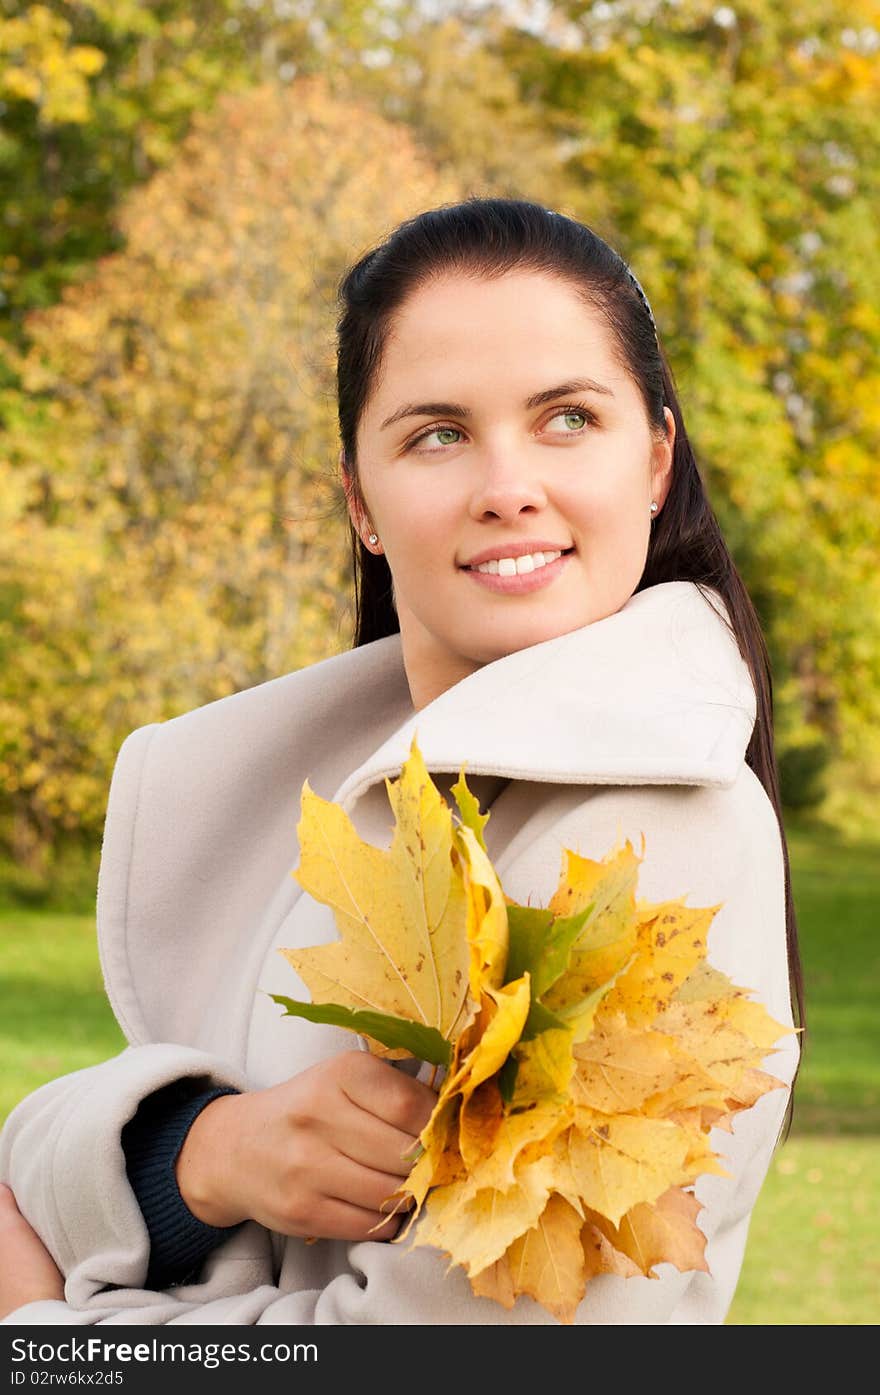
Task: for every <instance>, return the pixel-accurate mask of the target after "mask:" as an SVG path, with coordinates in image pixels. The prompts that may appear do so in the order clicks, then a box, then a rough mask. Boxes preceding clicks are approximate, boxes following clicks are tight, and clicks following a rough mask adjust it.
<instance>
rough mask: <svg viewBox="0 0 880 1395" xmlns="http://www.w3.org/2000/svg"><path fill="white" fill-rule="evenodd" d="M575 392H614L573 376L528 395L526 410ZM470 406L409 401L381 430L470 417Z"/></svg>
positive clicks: (591, 379)
mask: <svg viewBox="0 0 880 1395" xmlns="http://www.w3.org/2000/svg"><path fill="white" fill-rule="evenodd" d="M573 392H598V393H603V394H604V395H605V396H606V397H613V396H614V393H613V392H612V391H611V389H610V387H605V385H604V383H597V382H596V381H595V379H593V378H572V380H571V382H568V383H560V384H559V386H558V387H551V388H544V389H543V391H541V392H535V393H533V394H532V396H531V397H527V398H526V400H525V402H524V403H523V407H524V408H525V409H526V411H529V410H530V409H531V408H532V407H541V406H543V404H544V403H545V402H552V401H553V400H554V399H555V398H557V397H569V396H570V395H571V393H573ZM470 414H471V410H470V407H463V406H462V405H461V403H460V402H407V403H405V404H404V406H402V407H398V409H397V411H396V412H392V414H391V416H390V417H386V418H385V420H384V421H383V423H382V425H381V426H380V428H379V430H380V431H384V430H385V429H386V428H387V427H389V426H394V424H395V422H398V421H402V420H403V418H404V417H443V416H446V417H469V416H470Z"/></svg>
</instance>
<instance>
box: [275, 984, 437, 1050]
mask: <svg viewBox="0 0 880 1395" xmlns="http://www.w3.org/2000/svg"><path fill="white" fill-rule="evenodd" d="M269 997H270V998H272V999H273V1001H274V1002H276V1003H279V1004H280V1006H281V1007H283V1008H284V1010H285V1013H284V1015H285V1016H286V1017H304V1018H305V1019H306V1021H308V1022H324V1023H329V1025H330V1026H332V1027H345V1028H346V1030H347V1031H349V1032H360V1033H361V1034H362V1035H363V1036H367V1037H373V1038H375V1040H376V1041H379V1042H381V1043H382V1045H383V1046H387V1047H389V1048H390V1049H391V1050H392V1051H396V1050H398V1049H399V1048H402V1049H403V1050H405V1051H408V1052H409V1053H410V1055H411V1056H415V1057H417V1058H418V1059H419V1060H422V1061H429V1062H430V1063H431V1064H432V1065H435V1066H448V1065H449V1063H450V1062H451V1060H452V1042H450V1041H447V1039H446V1037H444V1036H443V1034H442V1033H441V1032H438V1031H437V1029H436V1027H426V1026H424V1024H423V1023H421V1022H412V1021H410V1020H409V1019H408V1018H405V1017H392V1016H391V1015H390V1014H389V1013H387V1012H370V1011H368V1010H365V1009H354V1008H347V1007H340V1006H339V1004H338V1003H300V1002H297V1001H296V999H295V998H287V997H285V996H284V994H283V993H270V994H269Z"/></svg>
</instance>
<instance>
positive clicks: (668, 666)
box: [334, 581, 756, 812]
mask: <svg viewBox="0 0 880 1395" xmlns="http://www.w3.org/2000/svg"><path fill="white" fill-rule="evenodd" d="M725 614H726V611H725V607H724V604H723V601H722V600H721V598H720V596H719V595H718V594H717V592H710V593H709V599H707V598H706V597H705V596H704V594H703V592H701V590H700V589H699V588H698V587H697V586H696V584H695V583H693V582H690V581H671V582H664V583H661V584H660V585H658V586H652V587H650V588H648V589H647V590H645V591H640V592H638V593H637V594H636V595H634V596H632V597H631V598H630V600H629V601H628V602H627V603H626V605H624V606H623V607H622V608H621V609H620V610H619V611H616V612H615V613H614V614H613V615H610V616H608V617H607V618H605V619H603V620H597V621H595V622H593V623H592V624H590V625H586V626H584V627H583V628H582V629H579V630H574V631H572V632H571V633H569V634H566V635H561V636H560V637H559V638H557V639H551V640H546V641H544V642H543V643H541V644H535V645H531V646H529V647H528V648H527V649H521V650H518V651H517V652H515V653H513V654H508V655H506V656H505V657H503V658H500V659H497V660H495V661H494V662H493V663H490V664H486V665H484V666H483V667H482V668H480V669H477V671H476V672H475V673H472V674H470V675H469V676H468V677H467V678H464V679H462V680H461V681H460V682H459V683H457V684H455V686H454V687H452V688H450V689H448V690H447V691H446V692H445V693H442V694H441V695H440V696H439V697H438V698H435V700H434V701H433V702H431V703H429V704H428V705H427V706H426V707H424V708H422V709H421V711H419V712H414V713H413V714H412V715H411V716H410V717H408V718H407V719H406V720H405V721H404V722H403V723H402V725H400V726H399V727H398V728H397V729H396V730H395V731H394V732H393V733H392V734H391V735H390V736H389V737H388V738H387V739H386V740H385V741H384V742H382V744H381V745H379V746H378V747H377V748H376V749H375V750H374V751H373V752H372V753H371V754H370V755H369V756H368V757H367V759H366V760H365V761H364V762H363V763H362V764H361V765H360V766H358V768H357V769H356V770H354V771H353V772H352V773H351V775H350V776H348V778H347V779H345V780H344V781H343V783H342V785H340V787H339V788H338V790H337V792H336V794H335V796H334V800H335V802H337V803H339V804H341V805H342V807H343V808H344V809H345V810H346V811H347V812H351V811H352V809H353V807H354V806H355V805H356V803H357V802H358V800H359V799H361V798H362V797H363V796H364V795H365V794H366V793H367V791H368V790H369V789H370V788H371V787H372V786H373V785H375V784H376V783H377V782H379V781H382V780H384V779H386V778H389V777H390V778H395V777H396V776H397V775H399V773H400V768H401V766H402V764H403V762H404V761H405V760H406V758H407V756H408V755H409V751H410V746H411V743H412V741H413V739H415V740H416V741H417V743H418V747H419V750H420V751H421V753H422V756H423V758H424V760H425V764H426V766H427V768H428V769H429V770H434V771H458V770H460V768H461V766H462V765H463V764H464V765H465V766H466V768H467V770H468V771H470V772H472V773H474V774H477V773H485V774H494V775H506V776H508V777H509V778H511V779H519V780H529V781H548V782H552V783H561V784H593V783H597V784H691V785H715V786H720V787H724V786H728V785H732V784H733V782H734V780H735V779H736V776H737V773H738V771H739V769H740V766H741V765H742V763H743V760H744V757H745V751H746V747H747V746H748V742H749V738H750V736H751V733H752V729H753V727H754V723H755V711H756V704H755V691H754V688H753V685H752V681H751V677H750V674H749V670H748V666H747V665H746V663H745V661H744V660H743V658H742V656H741V655H740V652H739V647H738V645H737V642H736V639H735V638H734V636H733V635H732V634H731V632H730V631H729V630H728V628H727V624H726V620H725V618H724V616H725Z"/></svg>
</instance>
